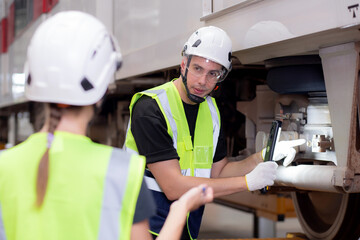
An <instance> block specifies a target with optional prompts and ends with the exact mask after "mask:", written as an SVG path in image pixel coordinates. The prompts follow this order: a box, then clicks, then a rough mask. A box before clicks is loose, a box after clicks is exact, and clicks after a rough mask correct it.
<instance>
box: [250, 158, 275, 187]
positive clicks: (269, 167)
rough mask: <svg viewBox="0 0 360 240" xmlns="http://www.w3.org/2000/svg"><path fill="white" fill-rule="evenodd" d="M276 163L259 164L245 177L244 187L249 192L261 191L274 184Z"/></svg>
mask: <svg viewBox="0 0 360 240" xmlns="http://www.w3.org/2000/svg"><path fill="white" fill-rule="evenodd" d="M277 167H278V165H277V163H276V162H273V161H269V162H262V163H259V164H258V165H257V166H256V167H255V168H254V169H253V170H252V171H251V172H250V173H248V174H246V175H245V181H246V186H247V188H248V189H249V191H254V190H257V189H261V188H263V187H265V186H271V185H273V184H274V180H275V178H276V169H277Z"/></svg>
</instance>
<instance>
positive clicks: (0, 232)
mask: <svg viewBox="0 0 360 240" xmlns="http://www.w3.org/2000/svg"><path fill="white" fill-rule="evenodd" d="M0 239H1V240H6V235H5V227H4V221H3V218H2V212H1V203H0Z"/></svg>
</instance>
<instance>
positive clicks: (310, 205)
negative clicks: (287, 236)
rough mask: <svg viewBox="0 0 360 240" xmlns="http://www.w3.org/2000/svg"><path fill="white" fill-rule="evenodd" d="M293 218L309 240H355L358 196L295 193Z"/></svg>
mask: <svg viewBox="0 0 360 240" xmlns="http://www.w3.org/2000/svg"><path fill="white" fill-rule="evenodd" d="M292 198H293V202H294V206H295V210H296V214H297V216H298V219H299V222H300V224H301V226H302V229H303V230H304V231H305V234H306V235H307V236H308V237H309V238H310V239H347V240H352V239H356V240H357V239H358V238H359V237H360V220H359V212H360V194H338V193H325V192H295V193H293V194H292Z"/></svg>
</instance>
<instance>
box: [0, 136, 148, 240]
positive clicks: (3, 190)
mask: <svg viewBox="0 0 360 240" xmlns="http://www.w3.org/2000/svg"><path fill="white" fill-rule="evenodd" d="M46 138H47V133H36V134H33V135H31V136H30V137H29V138H28V139H27V140H26V141H24V142H23V143H21V144H19V145H17V146H15V147H13V148H11V149H8V150H4V151H2V152H0V239H2V240H23V239H27V240H32V239H34V240H42V239H43V240H49V239H59V240H60V239H67V240H71V239H74V240H75V239H76V240H78V239H86V240H89V239H90V240H91V239H130V232H131V226H132V223H133V216H134V212H135V207H136V202H137V198H138V195H139V192H140V187H141V183H142V179H143V173H144V166H145V159H144V158H143V157H141V156H137V155H132V154H128V153H126V152H124V151H122V150H120V149H117V148H113V147H109V146H105V145H101V144H97V143H94V142H92V141H91V140H90V139H89V138H87V137H85V136H80V135H75V134H71V133H66V132H55V138H54V141H53V143H52V146H51V149H50V152H49V157H50V162H49V179H48V186H47V192H46V195H45V199H44V203H43V205H42V206H41V207H40V208H38V207H36V206H35V201H36V187H35V186H36V178H37V171H38V165H39V161H40V159H41V157H42V155H43V153H44V152H45V150H46V144H47V139H46Z"/></svg>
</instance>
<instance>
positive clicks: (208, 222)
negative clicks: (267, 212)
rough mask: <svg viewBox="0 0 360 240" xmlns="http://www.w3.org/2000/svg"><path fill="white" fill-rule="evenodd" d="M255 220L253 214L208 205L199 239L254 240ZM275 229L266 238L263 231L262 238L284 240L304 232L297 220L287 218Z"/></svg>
mask: <svg viewBox="0 0 360 240" xmlns="http://www.w3.org/2000/svg"><path fill="white" fill-rule="evenodd" d="M253 220H254V216H253V214H251V213H246V212H243V211H240V210H236V209H233V208H229V207H225V206H222V205H219V204H216V203H210V204H207V205H206V208H205V213H204V216H203V220H202V224H201V228H200V234H199V237H198V239H199V240H201V239H209V238H223V239H226V238H252V237H254V236H253ZM271 223H273V222H271ZM270 225H273V224H270ZM274 228H275V229H274V231H273V233H270V234H269V235H268V236H264V232H265V235H266V231H262V233H261V234H262V235H260V237H262V238H270V237H281V238H284V237H286V233H289V232H292V233H294V232H302V230H301V227H300V223H299V221H298V220H297V218H287V219H285V221H283V222H276V223H275V227H274ZM263 230H264V229H263ZM260 231H261V229H260Z"/></svg>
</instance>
